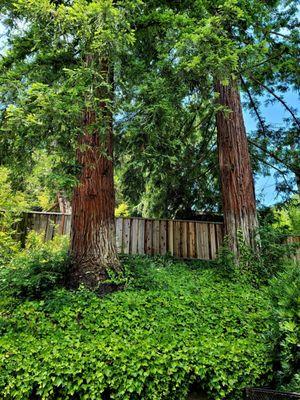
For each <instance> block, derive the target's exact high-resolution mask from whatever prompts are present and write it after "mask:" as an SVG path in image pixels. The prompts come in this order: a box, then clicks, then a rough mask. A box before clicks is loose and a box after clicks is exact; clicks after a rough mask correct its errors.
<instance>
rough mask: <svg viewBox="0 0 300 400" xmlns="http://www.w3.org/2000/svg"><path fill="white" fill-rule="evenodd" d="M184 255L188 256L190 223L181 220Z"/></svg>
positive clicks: (184, 256)
mask: <svg viewBox="0 0 300 400" xmlns="http://www.w3.org/2000/svg"><path fill="white" fill-rule="evenodd" d="M181 235H182V236H181V245H182V257H183V258H188V223H187V222H181Z"/></svg>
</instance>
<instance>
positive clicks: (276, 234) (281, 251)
mask: <svg viewBox="0 0 300 400" xmlns="http://www.w3.org/2000/svg"><path fill="white" fill-rule="evenodd" d="M258 238H259V239H258V243H259V248H258V249H257V250H256V251H253V249H252V248H251V247H250V246H248V245H246V244H245V242H244V241H243V239H242V238H241V237H240V239H239V250H240V256H239V262H238V263H237V262H236V259H235V256H234V254H233V253H232V252H231V251H230V250H229V249H228V246H227V245H226V243H225V245H224V246H223V248H222V249H221V251H220V252H219V257H218V260H217V265H218V266H219V269H220V270H221V273H222V274H223V275H224V276H228V277H229V276H231V277H233V278H235V279H237V280H239V281H241V280H244V281H248V282H250V283H252V284H255V285H261V284H266V283H267V282H268V280H269V279H271V278H272V277H274V276H275V275H276V274H277V273H279V272H281V271H283V270H284V268H285V267H286V265H287V264H290V260H291V257H292V256H293V255H294V254H295V252H296V249H297V247H298V246H299V245H298V244H288V243H287V242H286V235H285V231H284V230H282V229H281V228H277V229H275V228H272V227H271V226H269V225H265V226H262V227H261V228H260V229H259V231H258Z"/></svg>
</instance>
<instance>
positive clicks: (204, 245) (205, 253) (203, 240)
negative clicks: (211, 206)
mask: <svg viewBox="0 0 300 400" xmlns="http://www.w3.org/2000/svg"><path fill="white" fill-rule="evenodd" d="M199 230H200V249H201V257H200V258H202V259H203V260H209V241H208V227H207V224H200V226H199Z"/></svg>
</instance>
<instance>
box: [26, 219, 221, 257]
mask: <svg viewBox="0 0 300 400" xmlns="http://www.w3.org/2000/svg"><path fill="white" fill-rule="evenodd" d="M22 226H23V227H22V228H21V231H22V232H23V233H22V234H21V236H22V237H23V239H22V240H23V242H24V241H25V236H26V232H27V231H28V230H35V231H37V232H39V233H43V234H44V236H45V240H51V239H52V238H53V237H54V235H56V234H65V235H70V232H71V215H70V214H61V213H54V212H51V213H50V212H48V213H43V212H30V213H26V214H25V216H24V220H23V222H22ZM222 240H223V224H222V223H221V222H206V221H186V220H167V219H160V220H155V219H146V218H116V244H117V249H118V252H119V253H124V254H149V255H155V254H161V255H164V254H167V253H170V254H171V255H173V256H175V257H178V258H185V259H204V260H212V259H215V258H216V255H217V252H218V249H219V248H220V246H221V244H222Z"/></svg>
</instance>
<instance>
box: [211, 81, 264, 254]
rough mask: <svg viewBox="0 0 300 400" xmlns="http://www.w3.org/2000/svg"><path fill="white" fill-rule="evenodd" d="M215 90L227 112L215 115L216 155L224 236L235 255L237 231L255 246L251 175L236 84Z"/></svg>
mask: <svg viewBox="0 0 300 400" xmlns="http://www.w3.org/2000/svg"><path fill="white" fill-rule="evenodd" d="M215 90H216V92H217V93H218V94H219V103H220V105H221V106H223V107H225V108H226V110H228V111H224V110H220V111H219V112H218V113H217V134H218V154H219V164H220V176H221V191H222V206H223V214H224V227H225V234H226V235H227V237H228V240H229V245H230V248H231V249H232V250H233V251H234V253H235V254H237V255H238V254H239V245H238V232H240V233H241V235H242V237H243V239H244V241H245V242H246V243H247V244H248V245H251V246H252V247H255V231H256V229H257V227H258V222H257V213H256V201H255V192H254V181H253V173H252V168H251V162H250V155H249V149H248V142H247V136H246V129H245V125H244V119H243V112H242V106H241V100H240V95H239V91H238V87H237V84H236V82H231V83H230V84H229V85H228V86H224V85H222V84H221V83H220V82H217V83H216V85H215Z"/></svg>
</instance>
